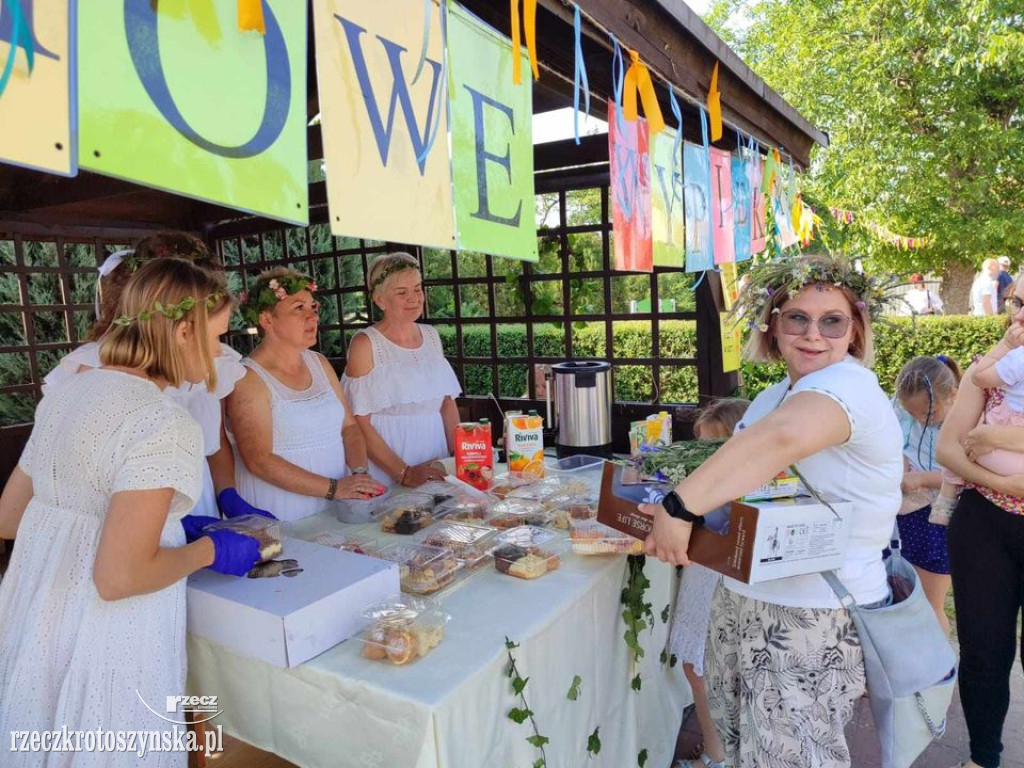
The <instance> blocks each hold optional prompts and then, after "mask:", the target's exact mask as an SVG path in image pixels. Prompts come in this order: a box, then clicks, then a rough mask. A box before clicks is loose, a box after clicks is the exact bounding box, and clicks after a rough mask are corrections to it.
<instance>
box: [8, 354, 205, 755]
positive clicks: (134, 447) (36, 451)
mask: <svg viewBox="0 0 1024 768" xmlns="http://www.w3.org/2000/svg"><path fill="white" fill-rule="evenodd" d="M202 463H203V455H202V437H201V434H200V430H199V427H198V426H197V425H196V423H195V422H194V421H193V420H192V418H191V417H190V416H189V415H188V413H186V412H185V411H184V409H182V408H181V407H180V406H178V405H176V404H174V403H172V402H170V401H169V400H168V399H167V398H165V397H164V396H163V395H162V393H161V392H160V390H159V389H158V388H157V387H156V386H155V385H154V384H153V383H152V382H150V381H148V380H146V379H141V378H139V377H136V376H131V375H129V374H126V373H121V372H118V371H107V370H98V371H89V372H88V373H83V374H82V375H81V376H79V377H76V380H75V382H74V384H73V385H68V384H66V385H63V386H61V385H57V386H55V387H53V388H51V389H50V391H49V392H48V394H47V396H46V398H44V399H43V402H42V403H41V404H40V406H39V410H38V411H37V414H36V422H35V426H34V428H33V430H32V435H31V437H30V438H29V441H28V444H27V445H26V447H25V451H24V453H23V454H22V456H21V460H20V462H19V466H20V467H21V468H22V469H23V470H24V471H25V472H26V473H28V474H29V476H31V478H32V483H33V488H34V496H33V497H32V500H31V501H30V502H29V505H28V508H27V509H26V510H25V514H24V517H23V518H22V521H21V525H20V526H19V528H18V540H17V545H16V546H15V547H14V552H13V555H12V557H11V562H10V567H9V569H8V571H7V575H6V576H5V577H4V579H3V581H2V582H0V733H4V734H10V733H11V732H12V731H19V730H30V731H32V730H40V731H42V730H60V729H61V728H62V727H63V726H67V728H68V730H89V729H92V730H95V729H96V728H103V729H110V728H113V729H124V730H135V729H138V730H145V731H149V730H154V731H168V730H170V729H171V728H172V726H171V724H170V723H168V722H166V721H164V720H162V719H160V718H159V717H157V716H156V715H154V714H153V713H152V712H150V711H149V710H148V709H147V708H146V706H145V705H144V704H143V701H145V702H146V704H148V705H149V706H151V707H153V708H154V709H156V710H157V711H159V712H163V711H164V710H165V708H166V706H165V705H166V701H167V697H168V696H176V695H182V694H184V693H185V580H184V579H182V580H180V581H179V582H177V583H176V584H173V585H172V586H169V587H166V588H164V589H162V590H159V591H158V592H153V593H150V594H147V595H139V596H137V597H131V598H127V599H124V600H114V601H110V602H107V601H104V600H102V599H100V597H99V594H98V593H97V591H96V587H95V585H94V583H93V580H92V572H93V565H94V563H95V559H96V550H97V546H98V543H99V536H100V531H101V529H102V527H103V522H104V519H105V516H106V514H107V508H108V505H109V502H110V498H111V496H113V494H115V493H118V492H120V491H129V490H149V489H158V488H173V489H174V490H175V494H174V496H173V500H172V502H171V509H170V514H169V515H168V517H167V522H166V524H165V525H164V529H163V533H162V535H161V539H160V541H161V544H162V545H163V546H168V547H171V546H181V545H183V544H184V543H185V534H184V532H183V531H182V528H181V522H180V521H181V518H182V516H184V515H185V514H186V513H188V511H189V510H190V509H191V508H192V505H193V504H194V503H195V499H196V497H197V496H198V494H199V487H200V474H199V472H200V464H202ZM140 697H141V700H140ZM19 758H20V759H19V760H17V761H15V763H16V764H17V765H19V766H44V765H45V766H47V768H52V766H63V767H66V766H74V767H75V768H82V767H84V766H96V767H97V768H98V767H99V766H103V768H114V767H118V768H120V767H121V766H125V767H127V766H138V765H144V766H147V767H149V768H165V767H169V766H182V767H183V766H185V764H186V755H185V754H184V753H180V752H178V753H173V752H158V753H153V754H152V755H150V756H147V758H146V759H145V760H140V759H139V758H138V757H137V756H136V755H135V754H123V753H122V754H111V753H109V752H93V753H76V754H70V753H65V754H59V753H53V754H49V755H48V754H46V753H42V752H40V753H35V754H20V755H19ZM0 762H2V761H0Z"/></svg>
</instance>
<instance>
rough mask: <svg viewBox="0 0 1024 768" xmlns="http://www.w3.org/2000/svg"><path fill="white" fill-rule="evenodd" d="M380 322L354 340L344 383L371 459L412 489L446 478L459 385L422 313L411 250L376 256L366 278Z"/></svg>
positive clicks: (381, 472)
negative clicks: (446, 459) (379, 313)
mask: <svg viewBox="0 0 1024 768" xmlns="http://www.w3.org/2000/svg"><path fill="white" fill-rule="evenodd" d="M366 284H367V288H368V289H369V291H370V296H371V298H372V300H373V303H374V304H375V305H376V306H377V308H378V309H379V310H380V311H381V312H382V313H383V315H384V317H383V319H381V320H380V321H379V322H377V323H375V324H374V325H371V326H370V327H369V328H367V329H366V330H363V331H360V332H359V333H357V334H356V335H355V336H354V337H353V338H352V344H351V346H350V347H349V350H348V365H347V366H346V368H345V376H344V378H343V379H342V386H343V387H344V389H345V393H346V394H347V395H348V398H349V401H350V402H351V403H352V409H353V411H354V412H355V415H356V421H357V422H358V423H359V426H360V428H361V429H362V430H363V434H364V435H365V437H366V447H367V450H368V451H369V454H370V459H371V461H372V463H371V465H370V472H371V473H372V474H373V476H374V477H375V478H377V479H378V480H380V481H381V482H382V483H386V484H387V485H395V484H397V485H405V486H410V487H415V486H418V485H423V483H426V482H428V481H430V480H441V479H443V478H444V476H445V471H444V467H443V466H442V465H441V464H440V463H439V460H440V459H444V458H445V457H447V456H451V455H452V453H453V452H454V445H455V427H456V425H457V424H458V423H459V409H458V407H457V406H456V405H455V398H456V397H458V396H459V395H460V394H461V393H462V387H461V386H460V385H459V380H458V379H457V378H456V376H455V371H453V370H452V367H451V365H450V364H449V363H448V361H447V360H446V359H445V357H444V349H443V347H442V346H441V337H440V336H439V335H438V333H437V329H435V328H433V327H431V326H429V325H423V324H421V323H418V322H416V321H417V320H419V319H420V317H421V316H422V314H423V277H422V276H421V275H420V270H419V263H418V262H417V261H416V259H415V258H413V257H412V256H411V255H409V254H408V253H401V252H399V253H387V254H381V255H380V256H377V257H376V258H375V259H374V260H373V261H372V262H371V263H370V266H369V269H368V270H367V275H366Z"/></svg>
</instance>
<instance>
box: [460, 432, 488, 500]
mask: <svg viewBox="0 0 1024 768" xmlns="http://www.w3.org/2000/svg"><path fill="white" fill-rule="evenodd" d="M455 476H456V477H457V478H458V479H459V480H462V481H463V482H464V483H469V484H470V485H472V486H473V487H474V488H478V489H480V490H481V491H486V490H488V489H489V488H490V487H491V484H492V483H493V482H494V450H493V449H492V448H491V423H490V422H489V421H487V420H486V419H481V420H480V422H479V423H477V422H475V421H469V422H464V423H462V424H459V425H457V426H456V427H455Z"/></svg>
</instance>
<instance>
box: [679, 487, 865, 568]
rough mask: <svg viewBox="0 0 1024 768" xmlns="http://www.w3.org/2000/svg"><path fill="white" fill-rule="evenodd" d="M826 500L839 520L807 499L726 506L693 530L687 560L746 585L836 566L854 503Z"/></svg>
mask: <svg viewBox="0 0 1024 768" xmlns="http://www.w3.org/2000/svg"><path fill="white" fill-rule="evenodd" d="M828 502H829V503H830V504H831V505H832V507H833V508H834V509H835V512H836V513H838V515H839V517H836V514H834V513H833V512H832V510H831V509H829V508H828V507H827V506H825V505H824V504H820V503H818V502H817V501H815V500H814V499H812V498H811V497H809V496H796V497H794V498H785V499H769V500H764V501H751V502H744V501H734V502H731V503H730V504H727V505H725V506H724V507H721V508H719V509H717V510H714V511H713V512H710V513H709V514H708V515H707V516H705V518H704V520H705V524H704V527H703V528H700V529H698V530H696V531H694V533H693V535H692V537H691V541H690V558H691V559H692V560H693V561H694V562H697V563H700V564H702V565H704V566H706V567H708V568H711V569H713V570H716V571H718V572H719V573H723V574H725V575H726V576H731V577H732V578H734V579H737V580H739V581H743V582H746V583H747V584H757V583H758V582H762V581H769V580H771V579H781V578H784V577H786V576H799V575H801V574H805V573H819V572H821V571H829V570H833V569H836V568H840V567H842V565H843V560H844V557H845V554H846V544H847V541H848V540H849V538H850V529H849V517H850V514H851V512H852V509H853V505H852V504H851V503H850V502H848V501H841V500H839V499H834V498H829V499H828Z"/></svg>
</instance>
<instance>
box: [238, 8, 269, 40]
mask: <svg viewBox="0 0 1024 768" xmlns="http://www.w3.org/2000/svg"><path fill="white" fill-rule="evenodd" d="M238 29H239V31H240V32H259V33H260V34H261V35H265V34H266V33H267V25H266V22H264V20H263V3H262V1H261V0H238Z"/></svg>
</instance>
